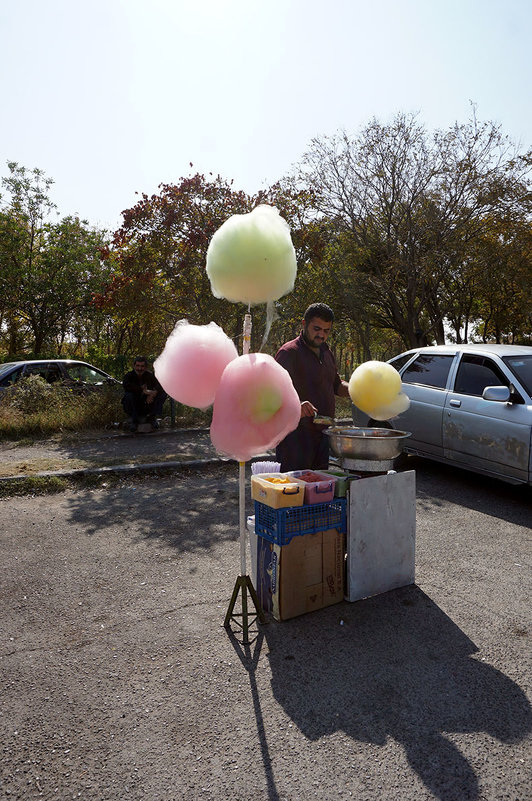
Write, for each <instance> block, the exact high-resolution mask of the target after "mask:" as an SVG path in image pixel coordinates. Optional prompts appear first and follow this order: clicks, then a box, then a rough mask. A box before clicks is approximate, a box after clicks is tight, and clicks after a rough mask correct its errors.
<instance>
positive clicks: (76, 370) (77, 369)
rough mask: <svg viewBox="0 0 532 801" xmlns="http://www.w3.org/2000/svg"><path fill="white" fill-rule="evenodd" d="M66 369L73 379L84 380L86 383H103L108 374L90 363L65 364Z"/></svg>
mask: <svg viewBox="0 0 532 801" xmlns="http://www.w3.org/2000/svg"><path fill="white" fill-rule="evenodd" d="M65 371H66V373H67V375H68V377H69V378H71V379H72V381H82V382H83V383H84V384H101V383H102V381H105V380H106V378H107V376H106V375H105V373H101V372H100V371H99V370H96V369H95V368H94V367H89V365H88V364H65Z"/></svg>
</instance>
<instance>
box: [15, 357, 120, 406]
mask: <svg viewBox="0 0 532 801" xmlns="http://www.w3.org/2000/svg"><path fill="white" fill-rule="evenodd" d="M30 375H39V376H41V378H44V380H45V381H48V383H50V384H53V383H55V382H56V381H62V382H63V383H64V384H65V385H66V386H68V387H71V388H72V389H73V390H74V391H76V392H89V391H91V390H97V389H98V388H100V387H104V386H110V385H112V386H116V385H119V384H120V381H117V380H116V378H113V377H112V376H110V375H108V374H107V373H104V371H103V370H99V369H98V368H97V367H93V366H92V365H91V364H87V363H86V362H79V361H75V360H73V359H39V360H33V361H27V362H7V363H6V364H0V397H1V394H2V392H3V391H4V390H5V389H6V388H7V387H11V386H13V384H16V383H17V381H20V379H21V378H27V377H28V376H30Z"/></svg>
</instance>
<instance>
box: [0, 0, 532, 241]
mask: <svg viewBox="0 0 532 801" xmlns="http://www.w3.org/2000/svg"><path fill="white" fill-rule="evenodd" d="M531 45H532V0H378V2H371V0H365V1H364V2H362V0H320V1H318V0H264V1H263V2H260V3H259V2H255V0H0V109H1V114H2V122H1V124H0V175H1V176H6V175H7V174H8V169H7V166H6V162H7V161H8V160H9V161H11V160H13V161H17V162H18V163H19V164H21V165H23V166H25V167H28V168H33V167H39V168H41V169H43V170H44V171H45V172H46V174H47V175H48V176H49V177H51V178H53V179H54V181H55V184H54V186H53V189H52V198H53V200H54V201H55V202H56V203H57V205H58V209H59V212H60V214H61V216H65V215H67V214H75V213H78V214H80V215H81V216H82V217H84V218H86V219H88V220H89V222H90V223H92V224H94V225H100V226H103V227H109V228H114V227H116V226H117V225H119V224H120V222H121V216H120V212H121V211H122V210H123V209H126V208H129V207H130V206H132V205H134V203H135V202H136V200H137V197H136V195H135V192H140V193H141V192H146V193H148V194H151V193H153V192H156V191H157V187H158V185H159V184H160V183H173V182H177V181H178V180H179V179H180V177H182V176H186V175H189V174H191V172H196V171H200V172H205V173H208V172H213V173H215V174H218V173H219V174H220V175H222V176H223V177H224V178H227V179H234V186H235V188H237V189H244V190H246V191H247V192H249V193H253V192H256V191H257V190H258V189H259V188H261V187H264V186H266V185H268V184H269V183H272V182H274V181H275V180H277V179H278V178H280V177H281V176H282V175H283V174H284V173H286V172H287V171H289V170H290V167H291V165H292V164H293V163H294V162H296V161H297V160H298V159H299V158H300V157H301V156H302V154H303V153H304V151H305V150H306V148H307V146H308V144H309V142H310V140H311V138H312V137H314V136H317V135H321V134H329V133H334V132H335V131H336V130H338V129H339V128H345V129H346V130H348V131H350V132H353V133H354V132H356V131H357V130H358V129H359V128H360V127H361V126H363V125H365V124H366V123H367V122H369V120H370V119H371V118H372V117H373V116H376V117H377V118H379V119H380V120H381V121H383V122H387V121H389V120H390V119H391V118H392V117H393V116H394V114H395V113H397V112H398V111H405V112H419V115H420V116H419V119H420V121H421V122H423V123H424V124H425V125H426V126H427V128H429V130H432V129H434V128H437V127H440V128H446V127H447V126H449V125H451V124H453V123H454V122H455V121H456V120H458V121H460V122H466V121H467V119H468V117H469V115H470V101H474V102H475V103H476V104H477V117H478V118H479V119H480V120H494V121H496V122H499V123H501V125H502V127H503V131H504V132H505V133H507V134H508V135H509V136H511V137H512V138H513V139H514V140H516V141H517V142H518V143H520V144H521V146H522V147H523V148H529V147H531V146H532V133H531V132H532V90H531V87H532V67H531V65H532V53H531V51H532V46H531ZM190 162H192V163H193V165H194V166H193V168H192V170H191V168H190V166H189V165H190Z"/></svg>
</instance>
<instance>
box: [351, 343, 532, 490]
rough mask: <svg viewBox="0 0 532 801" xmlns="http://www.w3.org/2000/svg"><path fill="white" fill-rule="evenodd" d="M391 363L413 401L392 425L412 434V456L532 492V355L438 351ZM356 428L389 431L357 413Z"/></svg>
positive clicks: (511, 350)
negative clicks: (529, 487)
mask: <svg viewBox="0 0 532 801" xmlns="http://www.w3.org/2000/svg"><path fill="white" fill-rule="evenodd" d="M388 363H389V364H391V365H393V366H394V367H395V368H396V369H397V370H398V371H399V373H400V374H401V381H402V389H403V392H405V393H406V394H407V395H408V397H409V398H410V408H409V409H408V410H407V411H406V412H403V413H402V414H400V415H399V416H398V417H396V418H394V419H393V420H392V421H390V422H389V423H388V426H391V427H393V428H397V429H402V430H404V431H410V432H411V434H412V436H411V437H410V438H409V439H408V440H406V444H405V447H404V452H405V453H412V454H416V455H417V456H424V457H428V458H429V459H436V460H437V461H441V462H445V463H447V464H452V465H456V466H457V467H463V468H466V469H467V470H474V471H475V472H477V473H483V474H485V475H489V476H494V477H495V478H500V479H503V480H504V481H509V482H510V483H513V484H521V483H524V484H532V347H528V346H526V345H525V346H518V345H437V346H434V347H428V348H417V349H415V350H409V351H406V352H405V353H401V354H400V355H399V356H396V357H395V358H394V359H390V360H389V362H388ZM353 421H354V423H355V425H359V426H366V425H368V424H369V425H372V426H373V425H375V426H379V425H380V426H382V425H383V423H379V422H378V421H369V420H368V417H367V415H364V414H362V413H361V412H360V410H359V409H357V408H356V407H354V411H353Z"/></svg>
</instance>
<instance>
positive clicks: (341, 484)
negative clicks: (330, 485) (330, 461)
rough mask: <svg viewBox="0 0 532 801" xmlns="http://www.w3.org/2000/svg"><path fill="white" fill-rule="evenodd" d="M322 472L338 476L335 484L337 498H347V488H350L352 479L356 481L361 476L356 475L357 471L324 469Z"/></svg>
mask: <svg viewBox="0 0 532 801" xmlns="http://www.w3.org/2000/svg"><path fill="white" fill-rule="evenodd" d="M321 472H322V473H324V474H325V475H329V476H334V477H335V478H336V483H335V485H334V497H335V498H346V497H347V490H348V489H349V484H350V483H351V481H355V480H356V479H357V478H360V476H358V475H356V473H342V472H340V471H339V470H338V471H336V470H322V471H321Z"/></svg>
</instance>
